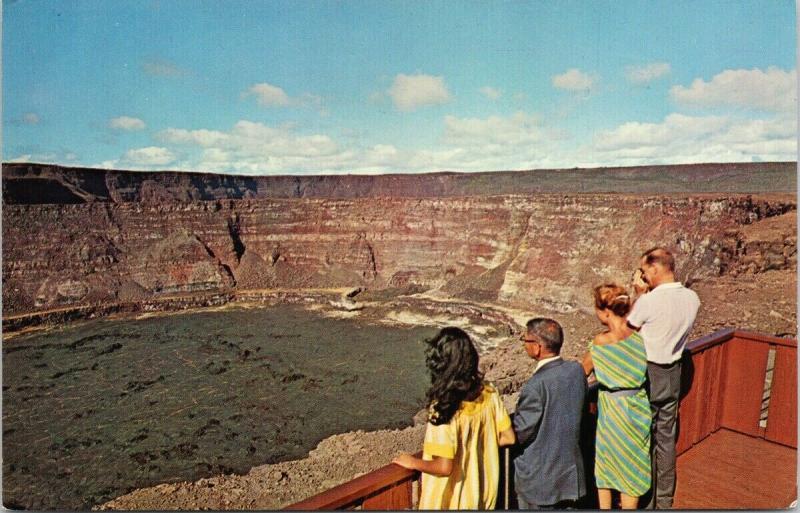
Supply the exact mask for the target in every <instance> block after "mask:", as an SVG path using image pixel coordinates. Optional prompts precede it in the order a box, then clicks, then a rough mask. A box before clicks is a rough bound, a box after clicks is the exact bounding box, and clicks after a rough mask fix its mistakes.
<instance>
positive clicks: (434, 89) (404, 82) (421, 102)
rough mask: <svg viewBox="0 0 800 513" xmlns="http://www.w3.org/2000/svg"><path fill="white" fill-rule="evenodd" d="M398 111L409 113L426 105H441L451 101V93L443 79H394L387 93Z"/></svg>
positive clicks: (416, 76) (404, 77) (412, 76)
mask: <svg viewBox="0 0 800 513" xmlns="http://www.w3.org/2000/svg"><path fill="white" fill-rule="evenodd" d="M387 93H388V95H389V96H390V97H391V98H392V100H393V101H394V105H395V107H396V108H397V109H398V110H401V111H404V112H408V111H412V110H415V109H417V108H418V107H423V106H426V105H439V104H442V103H446V102H448V101H450V92H449V91H448V90H447V86H446V85H445V83H444V78H443V77H434V76H431V75H419V74H418V75H403V74H402V73H401V74H399V75H397V76H396V77H395V78H394V83H392V87H390V88H389V90H388V91H387Z"/></svg>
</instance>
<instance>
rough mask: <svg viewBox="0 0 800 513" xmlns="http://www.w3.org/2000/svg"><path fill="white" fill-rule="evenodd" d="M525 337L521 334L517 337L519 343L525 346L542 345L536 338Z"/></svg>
mask: <svg viewBox="0 0 800 513" xmlns="http://www.w3.org/2000/svg"><path fill="white" fill-rule="evenodd" d="M525 335H526V333H523V334H522V335H520V337H519V340H520V342H524V343H526V344H539V345H542V343H541V342H540V341H539V339H537V338H527V337H525Z"/></svg>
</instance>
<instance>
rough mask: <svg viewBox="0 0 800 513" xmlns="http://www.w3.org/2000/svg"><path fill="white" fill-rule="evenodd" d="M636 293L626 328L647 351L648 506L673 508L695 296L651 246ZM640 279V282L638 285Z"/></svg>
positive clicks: (668, 258)
mask: <svg viewBox="0 0 800 513" xmlns="http://www.w3.org/2000/svg"><path fill="white" fill-rule="evenodd" d="M639 265H640V267H639V271H640V272H641V281H640V282H639V283H636V282H634V288H635V289H636V291H637V292H639V293H642V292H646V293H645V294H644V295H642V296H641V297H639V299H638V300H637V301H636V302H635V303H634V305H633V308H632V309H631V313H630V315H628V326H630V327H631V328H632V329H634V330H636V331H638V332H639V334H640V335H642V338H643V339H644V347H645V351H646V352H647V378H648V381H649V386H650V388H649V394H650V410H651V413H652V415H653V423H652V426H653V438H652V441H651V447H652V448H653V452H654V454H653V458H652V462H653V463H652V464H653V490H652V496H653V500H652V503H651V504H652V505H654V506H655V508H657V509H669V508H671V507H672V498H673V496H674V494H675V435H676V431H677V422H676V420H677V416H678V400H679V397H680V390H681V355H682V353H683V349H684V346H685V345H686V341H687V339H688V337H689V332H690V331H691V329H692V325H693V324H694V320H695V318H696V317H697V310H698V309H699V308H700V299H699V298H698V297H697V294H696V293H695V292H694V291H693V290H690V289H687V288H686V287H684V286H683V285H682V284H681V283H680V282H678V281H675V259H674V257H673V256H672V253H670V252H669V251H668V250H667V249H665V248H661V247H656V248H653V249H650V250H648V251H646V252H645V253H644V254H642V258H641V261H640V264H639ZM642 281H643V282H644V283H642Z"/></svg>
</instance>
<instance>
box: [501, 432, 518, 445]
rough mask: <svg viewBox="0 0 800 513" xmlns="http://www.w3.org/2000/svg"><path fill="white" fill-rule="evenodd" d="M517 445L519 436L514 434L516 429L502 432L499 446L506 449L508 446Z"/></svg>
mask: <svg viewBox="0 0 800 513" xmlns="http://www.w3.org/2000/svg"><path fill="white" fill-rule="evenodd" d="M515 443H517V436H516V435H515V434H514V428H508V429H506V430H505V431H500V436H499V437H497V445H499V446H500V447H504V446H506V445H514V444H515Z"/></svg>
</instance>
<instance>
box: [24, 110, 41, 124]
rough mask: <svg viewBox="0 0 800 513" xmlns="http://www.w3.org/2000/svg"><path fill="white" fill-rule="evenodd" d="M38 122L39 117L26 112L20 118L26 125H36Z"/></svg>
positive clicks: (33, 113)
mask: <svg viewBox="0 0 800 513" xmlns="http://www.w3.org/2000/svg"><path fill="white" fill-rule="evenodd" d="M40 121H41V118H39V115H38V114H36V113H35V112H26V113H25V114H24V115H23V116H22V122H23V123H25V124H26V125H38V124H39V122H40Z"/></svg>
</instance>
